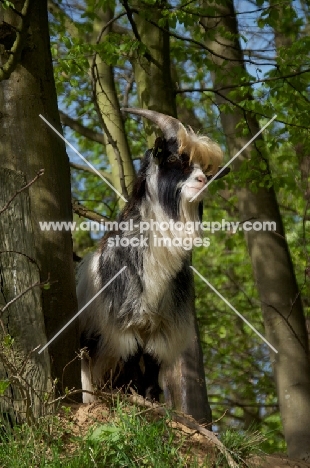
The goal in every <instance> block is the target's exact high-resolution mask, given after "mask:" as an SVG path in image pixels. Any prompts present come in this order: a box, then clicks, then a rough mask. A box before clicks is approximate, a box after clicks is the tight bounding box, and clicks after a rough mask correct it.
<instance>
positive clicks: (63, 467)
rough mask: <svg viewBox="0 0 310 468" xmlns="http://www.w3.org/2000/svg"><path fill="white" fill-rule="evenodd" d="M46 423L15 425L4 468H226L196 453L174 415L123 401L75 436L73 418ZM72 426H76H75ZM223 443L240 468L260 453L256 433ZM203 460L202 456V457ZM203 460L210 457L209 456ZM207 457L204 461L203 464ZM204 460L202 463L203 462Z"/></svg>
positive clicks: (3, 439) (5, 444) (229, 436)
mask: <svg viewBox="0 0 310 468" xmlns="http://www.w3.org/2000/svg"><path fill="white" fill-rule="evenodd" d="M66 413H67V414H65V416H63V417H59V416H48V417H45V418H41V419H40V420H39V421H38V424H37V425H36V426H29V425H26V424H24V425H21V426H16V427H15V428H14V429H12V430H11V431H10V432H8V431H6V432H5V431H2V434H1V435H0V467H1V468H92V467H94V468H102V467H105V468H107V467H111V468H112V467H113V468H121V467H123V468H134V467H145V468H153V467H154V468H155V467H156V468H170V467H173V468H181V467H182V468H183V467H184V468H187V467H188V468H198V467H205V468H211V467H215V466H216V467H223V468H224V467H227V466H228V465H227V462H226V461H225V458H224V457H223V456H221V455H220V454H218V455H217V458H216V460H215V459H214V456H213V457H212V462H211V455H209V458H208V456H207V453H205V454H204V453H203V450H207V449H206V448H205V447H204V449H203V450H200V452H199V453H197V450H196V449H197V447H195V446H194V444H193V441H192V438H191V437H185V436H184V435H180V434H182V433H181V432H180V431H177V430H175V429H173V428H172V427H171V424H170V422H171V418H170V415H169V413H168V412H167V415H166V416H165V417H158V416H154V415H153V414H151V413H150V412H149V411H147V410H142V411H141V410H140V409H139V408H138V407H136V406H132V405H130V406H129V404H128V403H124V402H121V401H118V403H117V404H116V406H115V407H114V408H113V410H112V411H111V414H110V416H109V417H108V418H107V419H106V420H104V422H100V423H98V422H97V423H96V422H95V423H94V424H91V427H90V428H89V429H88V431H87V432H86V433H85V434H84V435H76V434H75V432H76V431H74V424H73V422H72V418H70V410H68V409H67V410H66ZM70 421H71V422H70ZM221 440H222V442H223V443H224V444H225V446H226V447H227V448H228V449H229V452H230V454H231V456H232V457H233V458H234V460H235V461H237V462H238V466H240V467H241V466H245V465H244V464H243V461H244V459H245V458H246V457H247V456H248V455H250V454H253V453H255V452H257V450H255V447H256V446H257V444H259V443H261V438H260V437H259V436H258V433H257V432H253V433H251V432H249V433H242V434H241V433H237V432H235V431H226V432H225V433H224V434H223V435H222V437H221ZM198 455H199V457H198ZM202 455H205V456H204V457H203V456H202ZM203 458H204V460H203ZM198 460H199V461H198Z"/></svg>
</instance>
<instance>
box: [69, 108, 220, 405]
mask: <svg viewBox="0 0 310 468" xmlns="http://www.w3.org/2000/svg"><path fill="white" fill-rule="evenodd" d="M125 110H126V109H125ZM127 111H129V112H132V113H136V114H139V115H143V116H144V117H146V118H149V119H150V120H153V121H155V123H157V124H158V125H159V126H160V128H161V129H162V130H163V133H164V137H163V138H159V139H157V140H156V143H155V146H154V148H153V149H152V150H148V151H147V152H146V154H145V156H144V159H143V161H142V164H141V169H140V172H139V174H138V176H137V180H136V182H135V185H134V187H133V191H132V195H131V198H130V200H129V202H128V203H127V205H126V206H125V208H124V210H123V211H122V213H121V214H120V217H119V220H118V221H119V222H121V221H128V222H129V220H130V219H132V220H133V225H134V226H136V227H135V228H134V230H133V231H131V232H128V231H119V232H110V233H108V234H107V235H106V236H105V237H104V238H103V240H102V241H101V244H100V246H99V248H98V249H97V251H96V252H95V253H93V254H92V255H90V256H89V257H87V258H86V259H85V260H84V261H83V263H82V265H81V267H80V271H79V282H78V300H79V308H81V307H83V306H84V305H85V304H86V303H87V302H88V301H89V300H91V299H92V297H93V296H94V295H95V294H96V293H97V292H98V291H99V290H100V289H101V288H102V287H103V286H104V285H105V284H107V283H108V281H109V280H110V279H111V278H112V277H113V276H114V275H116V274H117V273H118V272H119V270H121V268H123V267H124V266H126V267H127V268H126V269H125V270H124V271H123V272H122V273H121V274H120V275H119V276H118V277H117V278H116V279H115V280H114V281H113V282H112V283H111V284H110V285H109V286H108V287H107V288H106V289H105V290H104V291H103V292H102V294H100V296H98V297H97V298H96V299H95V300H94V301H93V302H92V303H91V304H90V305H89V306H88V307H87V308H86V310H84V311H83V312H82V314H81V316H80V326H81V347H82V348H84V347H86V348H87V350H88V352H87V353H84V357H83V359H82V388H83V390H88V391H93V389H94V386H95V387H99V388H100V387H103V386H105V385H107V384H108V383H109V382H110V383H112V386H113V387H114V388H119V387H125V388H126V386H127V387H128V386H129V385H131V386H132V387H133V388H135V389H136V391H138V393H139V394H141V395H143V396H145V397H148V398H151V399H156V400H158V398H159V394H160V391H161V390H160V387H159V383H158V376H159V371H160V368H161V367H162V366H169V365H171V364H173V362H174V361H175V360H176V359H177V357H178V356H179V355H180V353H181V352H182V351H183V350H185V348H186V347H187V346H188V344H189V341H190V340H191V338H192V336H191V331H192V330H193V327H192V323H191V322H192V315H191V307H190V303H191V301H192V300H193V278H192V271H191V269H190V268H189V266H190V258H191V252H190V250H185V249H184V248H183V247H182V246H164V247H156V245H155V240H154V236H157V237H158V236H161V235H163V236H165V237H170V238H173V237H180V236H183V237H189V236H192V237H193V238H194V237H197V236H199V235H200V233H199V232H198V231H195V232H193V233H192V234H188V233H185V232H181V233H180V231H174V230H173V229H170V230H169V231H165V232H162V233H161V232H159V231H149V232H144V233H143V236H144V237H145V236H147V240H148V242H147V244H148V245H147V246H140V245H139V246H137V247H130V246H129V247H121V246H119V247H117V246H116V245H110V243H111V240H113V239H115V236H116V235H119V236H121V237H129V238H133V237H135V238H139V237H140V232H139V223H140V222H141V221H150V220H151V219H153V220H154V221H158V222H161V221H167V222H169V220H170V219H172V220H173V221H175V222H176V221H181V222H183V223H184V224H185V223H186V222H187V221H192V222H193V221H194V222H195V221H196V222H198V221H199V219H200V217H199V211H200V210H199V207H200V202H201V200H202V197H203V195H204V192H202V194H201V195H199V197H198V198H196V199H195V201H193V202H192V203H190V202H189V200H190V199H191V198H192V197H193V196H194V195H196V194H197V192H198V191H199V190H200V189H201V188H202V187H203V186H204V185H205V183H206V181H207V178H208V177H209V176H210V175H213V174H216V173H217V171H218V167H219V164H220V163H221V160H222V152H221V149H220V147H219V146H218V145H217V144H216V143H214V142H212V141H211V140H210V139H209V138H208V137H202V136H197V135H196V134H194V132H193V131H192V130H191V129H190V130H189V131H187V130H186V129H185V128H184V127H183V125H182V124H181V123H180V122H179V121H177V120H176V119H173V118H172V117H167V116H164V115H163V114H159V113H155V112H153V111H145V110H141V109H127ZM154 115H155V118H154ZM169 119H170V120H169ZM166 127H167V128H168V129H167V128H166ZM109 239H110V241H109ZM93 399H94V397H93V395H91V394H90V393H86V392H85V393H83V401H84V402H90V401H93Z"/></svg>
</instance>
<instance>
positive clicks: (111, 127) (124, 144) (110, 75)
mask: <svg viewBox="0 0 310 468" xmlns="http://www.w3.org/2000/svg"><path fill="white" fill-rule="evenodd" d="M98 14H99V16H100V20H98V19H96V20H95V21H94V36H96V38H99V37H100V40H99V42H101V41H104V39H105V37H106V36H107V34H109V33H110V32H111V28H112V24H111V25H110V26H108V27H107V26H106V25H107V23H108V22H109V21H110V20H111V19H112V18H113V12H112V10H111V9H110V8H107V10H106V11H101V12H99V13H98ZM103 29H104V32H102V31H103ZM92 77H93V86H94V99H95V102H96V106H97V109H98V113H99V118H100V120H101V124H102V125H103V132H104V142H105V147H106V152H107V156H108V159H109V163H110V165H111V171H112V180H113V186H114V187H115V188H116V189H117V190H118V191H119V192H120V193H122V195H124V196H125V198H126V195H127V190H128V189H129V191H130V188H131V187H132V183H133V181H134V178H135V170H134V166H133V163H132V159H131V155H130V150H129V145H128V141H127V138H126V132H125V126H124V121H123V118H122V115H121V111H120V105H119V101H118V97H117V92H116V86H115V81H114V71H113V67H112V66H111V65H108V64H106V63H105V62H104V60H102V59H101V57H100V56H99V54H96V56H95V59H94V61H93V63H92ZM110 139H112V141H113V142H114V144H113V145H112V144H111V142H110ZM114 145H115V146H116V147H117V149H118V151H117V150H116V148H115V146H114ZM119 206H120V207H123V206H124V201H123V200H122V199H119Z"/></svg>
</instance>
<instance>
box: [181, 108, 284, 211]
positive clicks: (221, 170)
mask: <svg viewBox="0 0 310 468" xmlns="http://www.w3.org/2000/svg"><path fill="white" fill-rule="evenodd" d="M276 117H277V114H276V115H274V116H273V117H272V119H270V120H269V122H267V123H266V125H264V126H263V127H262V128H261V129H260V131H259V132H257V133H256V135H254V136H253V138H251V140H250V141H248V142H247V143H246V144H245V145H244V147H243V148H241V150H239V151H238V153H237V154H235V156H234V157H233V158H231V159H230V160H229V161H228V163H226V164H225V166H223V167H222V168H221V169H220V170H219V171H218V172H217V173H216V174H215V175H214V176H213V177H212V179H210V180H208V182H207V183H206V185H205V186H204V187H202V189H201V190H199V192H197V193H196V195H194V196H193V198H191V199H190V202H192V201H193V200H195V198H196V197H198V195H199V194H200V193H201V192H203V191H204V190H205V189H206V188H207V187H208V186H209V185H210V184H211V182H213V181H214V180H215V179H216V178H217V177H218V176H219V175H220V174H221V172H223V171H224V169H226V167H227V166H229V164H231V163H232V162H233V161H234V160H235V159H236V158H237V157H238V156H239V154H240V153H242V151H243V150H245V148H247V147H248V146H249V145H250V144H251V143H252V141H254V140H255V138H257V137H258V135H260V134H261V133H262V132H263V131H264V130H265V128H267V127H268V125H270V124H271V122H273V121H274V119H275V118H276Z"/></svg>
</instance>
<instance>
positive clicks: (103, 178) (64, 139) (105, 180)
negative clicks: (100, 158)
mask: <svg viewBox="0 0 310 468" xmlns="http://www.w3.org/2000/svg"><path fill="white" fill-rule="evenodd" d="M39 117H41V119H42V120H44V122H45V123H46V124H47V125H48V126H49V127H50V128H51V129H52V130H54V132H55V133H56V134H57V135H58V136H59V137H60V138H61V139H62V140H63V141H64V142H65V143H66V144H67V145H68V146H70V148H71V149H72V150H73V151H74V152H75V153H76V154H77V155H78V156H79V157H80V158H81V159H82V160H83V161H84V162H85V164H87V165H88V166H89V167H91V169H92V170H93V171H94V172H96V174H97V175H98V176H99V177H101V179H102V180H103V181H104V182H105V183H106V184H108V186H109V187H111V189H112V190H114V192H115V193H116V194H117V195H118V196H119V197H121V198H122V200H124V201H125V202H127V200H126V198H125V197H123V195H122V194H121V193H119V191H118V190H116V188H115V187H113V185H112V184H111V183H110V182H109V181H108V180H107V179H106V178H105V177H103V175H102V174H100V172H99V171H97V169H96V168H95V167H94V166H93V165H92V164H91V163H90V162H88V161H87V159H85V158H84V156H82V155H81V153H79V152H78V150H77V149H75V148H74V146H73V145H71V143H70V142H69V141H68V140H67V139H66V138H65V137H64V136H62V134H61V133H59V132H58V130H56V128H55V127H53V125H52V124H51V123H50V122H49V121H48V120H46V118H45V117H43V115H42V114H39Z"/></svg>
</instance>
